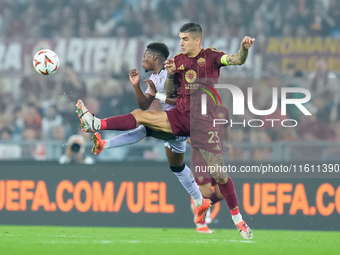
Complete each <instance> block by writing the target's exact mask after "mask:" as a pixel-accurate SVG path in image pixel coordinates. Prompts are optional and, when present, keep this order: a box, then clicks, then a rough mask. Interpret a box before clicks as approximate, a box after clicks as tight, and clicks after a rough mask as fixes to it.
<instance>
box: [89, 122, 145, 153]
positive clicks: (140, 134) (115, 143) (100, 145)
mask: <svg viewBox="0 0 340 255" xmlns="http://www.w3.org/2000/svg"><path fill="white" fill-rule="evenodd" d="M146 136H147V132H146V129H145V126H144V125H140V126H139V127H137V128H136V129H134V130H132V131H130V132H127V133H124V134H121V135H118V136H115V137H113V138H111V139H108V140H103V139H102V138H101V135H100V134H99V133H95V134H94V135H93V137H92V140H93V148H92V151H93V152H94V154H95V155H98V154H99V153H100V152H102V151H103V150H104V149H112V148H117V147H121V146H125V145H130V144H134V143H138V142H139V141H140V140H142V139H143V138H145V137H146Z"/></svg>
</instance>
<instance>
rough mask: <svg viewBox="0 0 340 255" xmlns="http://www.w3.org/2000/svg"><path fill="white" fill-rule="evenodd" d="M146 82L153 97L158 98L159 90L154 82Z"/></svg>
mask: <svg viewBox="0 0 340 255" xmlns="http://www.w3.org/2000/svg"><path fill="white" fill-rule="evenodd" d="M144 82H145V83H146V84H147V85H148V87H149V90H150V94H151V96H156V93H157V89H156V86H155V84H154V83H153V81H152V80H144Z"/></svg>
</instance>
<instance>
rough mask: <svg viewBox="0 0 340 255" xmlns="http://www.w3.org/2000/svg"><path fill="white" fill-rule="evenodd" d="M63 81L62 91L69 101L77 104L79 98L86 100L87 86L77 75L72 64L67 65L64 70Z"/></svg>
mask: <svg viewBox="0 0 340 255" xmlns="http://www.w3.org/2000/svg"><path fill="white" fill-rule="evenodd" d="M63 72H64V73H63V76H62V80H61V90H62V91H63V93H64V94H65V95H66V97H67V99H68V100H70V101H72V102H77V100H78V99H79V98H82V99H85V98H86V84H85V82H84V81H83V80H82V79H81V78H80V76H79V75H78V74H77V73H76V71H75V70H74V68H73V65H72V64H71V63H66V65H65V67H64V69H63Z"/></svg>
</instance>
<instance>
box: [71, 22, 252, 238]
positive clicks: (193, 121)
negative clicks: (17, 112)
mask: <svg viewBox="0 0 340 255" xmlns="http://www.w3.org/2000/svg"><path fill="white" fill-rule="evenodd" d="M179 39H180V46H181V48H182V53H180V54H177V55H176V56H175V58H174V59H169V60H168V61H167V62H166V65H165V68H166V69H167V71H168V77H167V80H166V83H165V92H166V94H167V95H171V94H172V93H173V92H174V91H175V90H176V89H177V88H178V92H177V94H178V98H177V103H176V108H173V109H171V110H169V111H142V110H139V109H137V110H134V111H133V112H132V113H131V114H127V115H120V116H114V117H110V118H106V119H98V118H96V117H95V116H94V115H93V114H92V113H91V112H89V111H88V110H87V108H86V107H85V105H84V104H83V102H82V101H81V100H78V103H77V113H78V114H79V117H80V118H81V121H82V126H83V128H84V130H85V131H87V132H91V131H96V130H130V129H134V128H136V127H138V126H139V125H145V126H147V127H149V128H151V129H154V130H156V131H163V132H166V133H172V134H174V135H178V136H190V137H191V143H192V144H191V146H192V148H193V149H197V150H198V151H199V152H200V153H201V154H202V156H203V158H204V159H205V160H206V162H207V165H208V166H210V167H212V168H214V169H221V168H222V167H223V165H224V162H223V151H222V145H221V139H219V135H218V127H217V126H216V127H213V125H212V120H213V119H214V117H216V116H217V115H216V107H215V105H214V102H213V100H211V99H209V98H208V99H209V100H208V101H207V113H208V114H207V116H201V102H200V96H199V95H200V91H203V90H201V89H198V88H199V86H201V85H200V84H204V85H206V86H209V87H213V86H214V84H216V83H217V79H218V77H219V73H220V68H221V67H222V66H225V65H242V64H244V63H245V61H246V59H247V56H248V49H249V48H250V47H251V45H252V44H253V43H254V41H255V39H253V38H249V37H244V38H243V40H242V42H241V49H240V51H239V52H238V53H236V54H231V55H228V54H225V53H224V52H221V51H218V50H216V49H214V48H208V49H203V47H202V28H201V26H200V25H199V24H197V23H187V24H184V25H183V26H182V27H181V29H180V33H179ZM197 84H198V85H197ZM211 175H212V176H213V178H214V179H215V180H216V182H217V183H218V186H219V189H220V191H221V193H222V195H223V197H224V198H225V199H226V200H230V197H231V196H233V194H234V200H236V201H237V197H236V193H235V189H234V185H233V183H232V182H230V181H229V180H228V173H227V172H224V171H218V170H217V171H212V172H211ZM232 210H235V211H234V213H232V215H234V214H235V215H237V219H235V220H234V218H233V220H234V222H235V225H236V227H237V229H238V230H239V232H240V234H241V236H242V237H243V238H244V239H251V238H252V237H253V234H252V231H251V229H250V228H249V226H248V225H247V224H246V223H245V222H244V221H243V219H242V216H241V215H240V213H239V209H238V206H236V207H235V208H232ZM204 213H205V211H204ZM203 217H204V215H203ZM196 218H197V219H200V218H202V215H198V217H196Z"/></svg>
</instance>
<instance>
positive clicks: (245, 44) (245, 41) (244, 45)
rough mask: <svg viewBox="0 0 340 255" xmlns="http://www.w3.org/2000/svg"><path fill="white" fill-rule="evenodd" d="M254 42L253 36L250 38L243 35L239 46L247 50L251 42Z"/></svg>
mask: <svg viewBox="0 0 340 255" xmlns="http://www.w3.org/2000/svg"><path fill="white" fill-rule="evenodd" d="M254 42H255V38H250V37H248V36H245V37H244V38H243V40H242V42H241V47H242V48H243V49H245V50H248V49H249V48H250V47H251V46H252V45H253V43H254Z"/></svg>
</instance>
